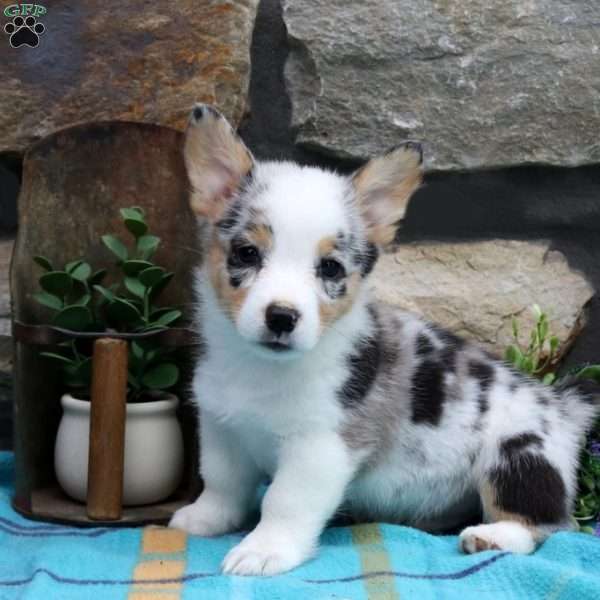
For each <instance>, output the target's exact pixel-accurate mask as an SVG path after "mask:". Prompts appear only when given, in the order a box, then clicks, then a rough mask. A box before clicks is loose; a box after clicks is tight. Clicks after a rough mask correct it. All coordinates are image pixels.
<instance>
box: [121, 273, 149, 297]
mask: <svg viewBox="0 0 600 600" xmlns="http://www.w3.org/2000/svg"><path fill="white" fill-rule="evenodd" d="M125 287H126V288H127V289H128V290H129V291H130V292H131V293H132V294H133V295H134V296H138V297H139V298H143V297H144V296H145V295H146V287H145V286H144V285H143V284H142V283H140V280H139V279H136V278H135V277H125Z"/></svg>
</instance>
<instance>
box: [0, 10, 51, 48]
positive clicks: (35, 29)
mask: <svg viewBox="0 0 600 600" xmlns="http://www.w3.org/2000/svg"><path fill="white" fill-rule="evenodd" d="M44 31H46V28H45V27H44V26H43V25H42V23H39V22H38V20H37V19H36V18H35V17H32V16H29V17H27V18H26V19H24V18H23V17H15V18H14V19H13V20H12V21H11V22H10V23H7V24H6V25H5V26H4V32H5V33H7V34H8V35H10V40H9V41H10V45H11V46H12V47H13V48H18V47H19V46H29V47H30V48H35V47H36V46H37V45H38V44H39V43H40V35H42V33H44Z"/></svg>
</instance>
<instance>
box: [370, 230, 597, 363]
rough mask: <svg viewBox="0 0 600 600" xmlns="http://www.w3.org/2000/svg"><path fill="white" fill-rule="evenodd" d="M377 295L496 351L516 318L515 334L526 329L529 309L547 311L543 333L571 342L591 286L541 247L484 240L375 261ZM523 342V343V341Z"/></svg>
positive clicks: (401, 251)
mask: <svg viewBox="0 0 600 600" xmlns="http://www.w3.org/2000/svg"><path fill="white" fill-rule="evenodd" d="M373 281H374V286H375V293H376V296H377V297H378V298H379V299H380V300H383V301H385V302H388V303H390V304H393V305H395V306H399V307H401V308H403V309H405V310H409V311H411V312H415V313H417V314H420V315H423V316H425V317H426V318H427V319H430V320H431V321H434V322H436V323H439V324H440V325H443V326H444V327H447V328H448V329H450V330H451V331H454V332H455V333H457V334H459V335H462V336H464V337H466V338H469V339H472V340H475V341H477V342H480V343H482V344H483V345H484V346H485V347H486V348H487V349H488V350H490V351H492V352H495V353H496V354H503V352H504V349H505V348H506V346H507V344H508V343H510V341H511V339H512V333H511V320H512V316H513V315H516V316H517V318H518V319H519V322H520V323H522V325H523V327H522V331H525V332H528V331H529V330H530V328H531V325H532V324H533V321H534V319H533V315H532V313H531V311H530V310H529V308H530V307H531V306H532V305H533V304H535V303H537V304H539V305H540V307H541V308H542V309H543V310H544V311H545V312H547V313H548V315H549V318H550V330H551V331H552V332H554V333H555V334H556V335H557V336H558V337H559V339H560V340H561V342H562V343H563V344H564V343H565V342H567V341H569V342H570V341H572V340H571V337H572V336H573V335H576V334H577V333H578V330H579V327H580V325H581V324H582V322H579V321H580V319H581V317H582V316H583V307H584V305H585V304H586V303H587V302H588V300H590V298H591V297H592V295H593V293H594V292H593V288H592V287H591V285H590V284H589V283H588V282H587V281H586V280H585V278H584V277H583V276H582V275H580V274H579V273H577V272H575V271H573V270H571V268H570V267H569V265H568V264H567V261H566V259H565V257H564V255H563V254H562V253H560V252H557V251H554V250H550V249H549V244H547V243H545V242H520V241H505V240H497V241H486V242H476V243H453V244H437V243H436V244H427V245H425V244H419V245H407V246H401V247H399V248H398V250H397V252H395V253H394V254H386V255H384V256H382V257H381V259H380V260H379V261H378V263H377V266H376V268H375V272H374V273H373ZM522 341H523V342H526V341H527V340H525V339H523V340H522Z"/></svg>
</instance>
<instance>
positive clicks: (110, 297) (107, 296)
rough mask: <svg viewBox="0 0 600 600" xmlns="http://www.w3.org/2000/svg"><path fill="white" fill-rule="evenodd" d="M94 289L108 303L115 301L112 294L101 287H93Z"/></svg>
mask: <svg viewBox="0 0 600 600" xmlns="http://www.w3.org/2000/svg"><path fill="white" fill-rule="evenodd" d="M94 289H95V290H96V291H97V292H98V293H99V294H100V295H101V296H102V297H103V298H104V299H105V300H107V301H108V302H113V300H114V299H115V295H114V293H113V292H112V291H111V290H109V289H108V288H105V287H103V286H101V285H95V286H94Z"/></svg>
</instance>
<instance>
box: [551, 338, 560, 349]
mask: <svg viewBox="0 0 600 600" xmlns="http://www.w3.org/2000/svg"><path fill="white" fill-rule="evenodd" d="M559 344H560V340H559V339H558V338H557V337H556V336H555V335H553V336H551V337H550V351H551V352H552V353H554V352H556V349H557V348H558V346H559Z"/></svg>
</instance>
